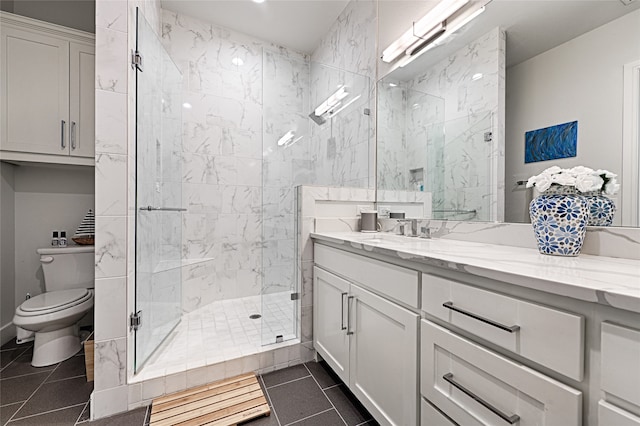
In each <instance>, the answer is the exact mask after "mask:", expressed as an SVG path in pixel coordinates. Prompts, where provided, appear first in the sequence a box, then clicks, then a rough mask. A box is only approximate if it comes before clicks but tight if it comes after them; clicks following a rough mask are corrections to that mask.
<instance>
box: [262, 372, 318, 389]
mask: <svg viewBox="0 0 640 426" xmlns="http://www.w3.org/2000/svg"><path fill="white" fill-rule="evenodd" d="M307 371H308V369H307ZM309 376H311V374H309V375H307V376H304V377H298V378H297V379H293V380H289V381H288V382H282V383H278V384H277V385H273V386H269V387H267V386H266V385H265V387H264V388H265V389H273V388H277V387H279V386H283V385H288V384H289V383H293V382H297V381H300V380H302V379H306V378H307V377H309ZM263 383H264V380H263Z"/></svg>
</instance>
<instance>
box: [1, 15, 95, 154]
mask: <svg viewBox="0 0 640 426" xmlns="http://www.w3.org/2000/svg"><path fill="white" fill-rule="evenodd" d="M0 19H1V22H2V25H1V29H0V42H1V45H2V49H1V51H2V53H1V55H2V58H1V64H2V66H1V67H0V76H1V81H2V83H1V85H0V93H1V96H0V98H1V99H2V132H1V134H0V149H1V151H2V159H3V160H13V161H35V162H46V163H60V164H82V165H93V163H94V159H93V158H94V147H95V136H94V135H95V131H94V127H95V126H94V111H95V107H94V104H95V102H94V96H95V95H94V94H95V64H94V62H95V53H94V52H95V43H94V36H93V34H88V33H84V32H81V31H76V30H72V29H68V28H65V27H61V26H58V25H53V24H48V23H45V22H41V21H37V20H33V19H29V18H24V17H20V16H16V15H12V14H7V13H1V14H0Z"/></svg>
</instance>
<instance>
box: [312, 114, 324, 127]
mask: <svg viewBox="0 0 640 426" xmlns="http://www.w3.org/2000/svg"><path fill="white" fill-rule="evenodd" d="M309 118H310V119H312V120H313V121H315V123H316V124H317V125H318V126H321V125H323V124H324V123H326V122H327V120H325V119H324V118H323V117H322V116H321V115H316V112H315V111H313V112H311V114H309Z"/></svg>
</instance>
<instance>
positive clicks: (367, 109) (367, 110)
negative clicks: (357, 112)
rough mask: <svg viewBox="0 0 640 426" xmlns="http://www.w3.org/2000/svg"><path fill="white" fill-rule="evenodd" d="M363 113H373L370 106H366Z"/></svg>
mask: <svg viewBox="0 0 640 426" xmlns="http://www.w3.org/2000/svg"><path fill="white" fill-rule="evenodd" d="M363 113H364V115H371V110H370V109H369V108H365V109H364V111H363Z"/></svg>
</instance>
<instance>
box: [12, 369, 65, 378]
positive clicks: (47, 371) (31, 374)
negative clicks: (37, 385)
mask: <svg viewBox="0 0 640 426" xmlns="http://www.w3.org/2000/svg"><path fill="white" fill-rule="evenodd" d="M53 371H55V368H54V369H52V370H42V371H36V372H34V373H27V374H19V375H17V376H11V377H3V378H1V379H0V380H10V379H19V378H21V377H27V376H33V375H35V374H42V373H49V372H53ZM48 378H49V376H47V379H48Z"/></svg>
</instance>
